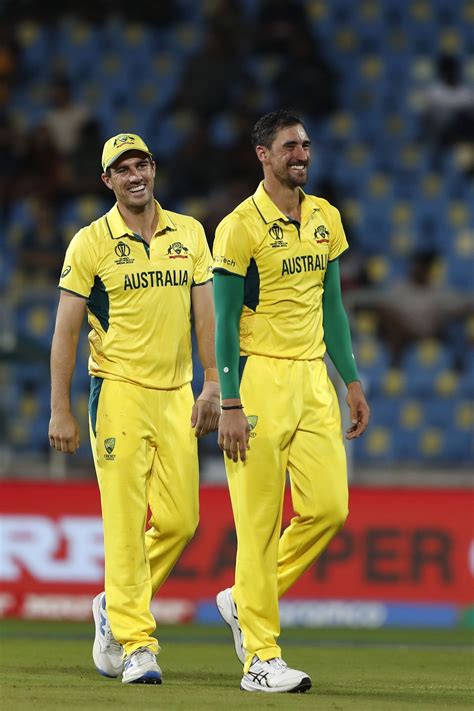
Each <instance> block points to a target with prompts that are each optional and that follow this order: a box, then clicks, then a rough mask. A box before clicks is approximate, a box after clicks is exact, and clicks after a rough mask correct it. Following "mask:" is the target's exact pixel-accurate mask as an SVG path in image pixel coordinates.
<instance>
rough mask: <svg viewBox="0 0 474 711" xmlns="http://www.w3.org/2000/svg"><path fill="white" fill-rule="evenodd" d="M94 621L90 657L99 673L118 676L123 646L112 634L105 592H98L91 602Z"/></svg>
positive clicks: (121, 665)
mask: <svg viewBox="0 0 474 711" xmlns="http://www.w3.org/2000/svg"><path fill="white" fill-rule="evenodd" d="M92 614H93V616H94V623H95V638H94V646H93V647H92V659H93V660H94V664H95V667H96V669H97V671H98V672H99V674H102V675H103V676H109V677H117V676H120V673H121V671H122V667H123V648H122V645H120V644H119V643H118V642H117V640H116V639H115V637H114V636H113V634H112V630H111V629H110V624H109V616H108V615H107V608H106V606H105V593H104V592H101V593H99V594H98V595H97V596H96V597H95V598H94V600H93V602H92Z"/></svg>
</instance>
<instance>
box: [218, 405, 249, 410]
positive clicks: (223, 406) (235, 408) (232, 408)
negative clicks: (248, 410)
mask: <svg viewBox="0 0 474 711" xmlns="http://www.w3.org/2000/svg"><path fill="white" fill-rule="evenodd" d="M243 409H244V406H243V405H227V406H226V405H221V410H243Z"/></svg>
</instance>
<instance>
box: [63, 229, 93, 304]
mask: <svg viewBox="0 0 474 711" xmlns="http://www.w3.org/2000/svg"><path fill="white" fill-rule="evenodd" d="M94 261H95V250H93V249H92V245H91V243H90V240H89V239H88V238H87V234H86V233H85V232H83V231H82V230H80V231H79V232H78V233H77V234H76V235H74V237H73V238H72V240H71V242H70V243H69V247H68V248H67V250H66V255H65V257H64V263H63V268H62V270H61V277H60V279H59V288H60V289H64V290H65V291H70V292H72V293H73V294H77V295H78V296H83V297H84V298H85V299H87V298H89V295H90V293H91V290H92V287H93V285H94V279H95V276H96V268H95V264H94Z"/></svg>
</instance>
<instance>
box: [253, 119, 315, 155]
mask: <svg viewBox="0 0 474 711" xmlns="http://www.w3.org/2000/svg"><path fill="white" fill-rule="evenodd" d="M297 124H301V125H302V126H303V128H304V127H305V126H304V123H303V121H302V120H301V119H300V117H299V116H298V115H297V114H294V113H292V112H291V111H287V110H286V109H279V110H278V111H272V112H271V113H269V114H265V116H262V118H260V119H259V120H258V121H257V123H256V124H255V126H254V127H253V129H252V134H251V140H252V146H253V147H254V148H256V147H257V146H265V148H270V147H271V145H272V143H273V141H274V140H275V136H276V134H277V133H278V131H279V130H280V129H281V128H288V126H296V125H297ZM305 130H306V129H305Z"/></svg>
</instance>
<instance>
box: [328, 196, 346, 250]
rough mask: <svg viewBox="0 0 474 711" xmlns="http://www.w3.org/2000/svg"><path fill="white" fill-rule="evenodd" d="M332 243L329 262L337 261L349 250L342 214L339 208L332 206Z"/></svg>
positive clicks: (330, 244)
mask: <svg viewBox="0 0 474 711" xmlns="http://www.w3.org/2000/svg"><path fill="white" fill-rule="evenodd" d="M331 208H332V209H331V222H332V230H331V241H330V243H329V261H332V260H333V259H337V257H339V255H340V254H342V253H343V252H345V251H346V249H348V248H349V244H348V242H347V238H346V235H345V232H344V227H343V226H342V220H341V214H340V212H339V210H338V209H337V208H335V207H334V206H331Z"/></svg>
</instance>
